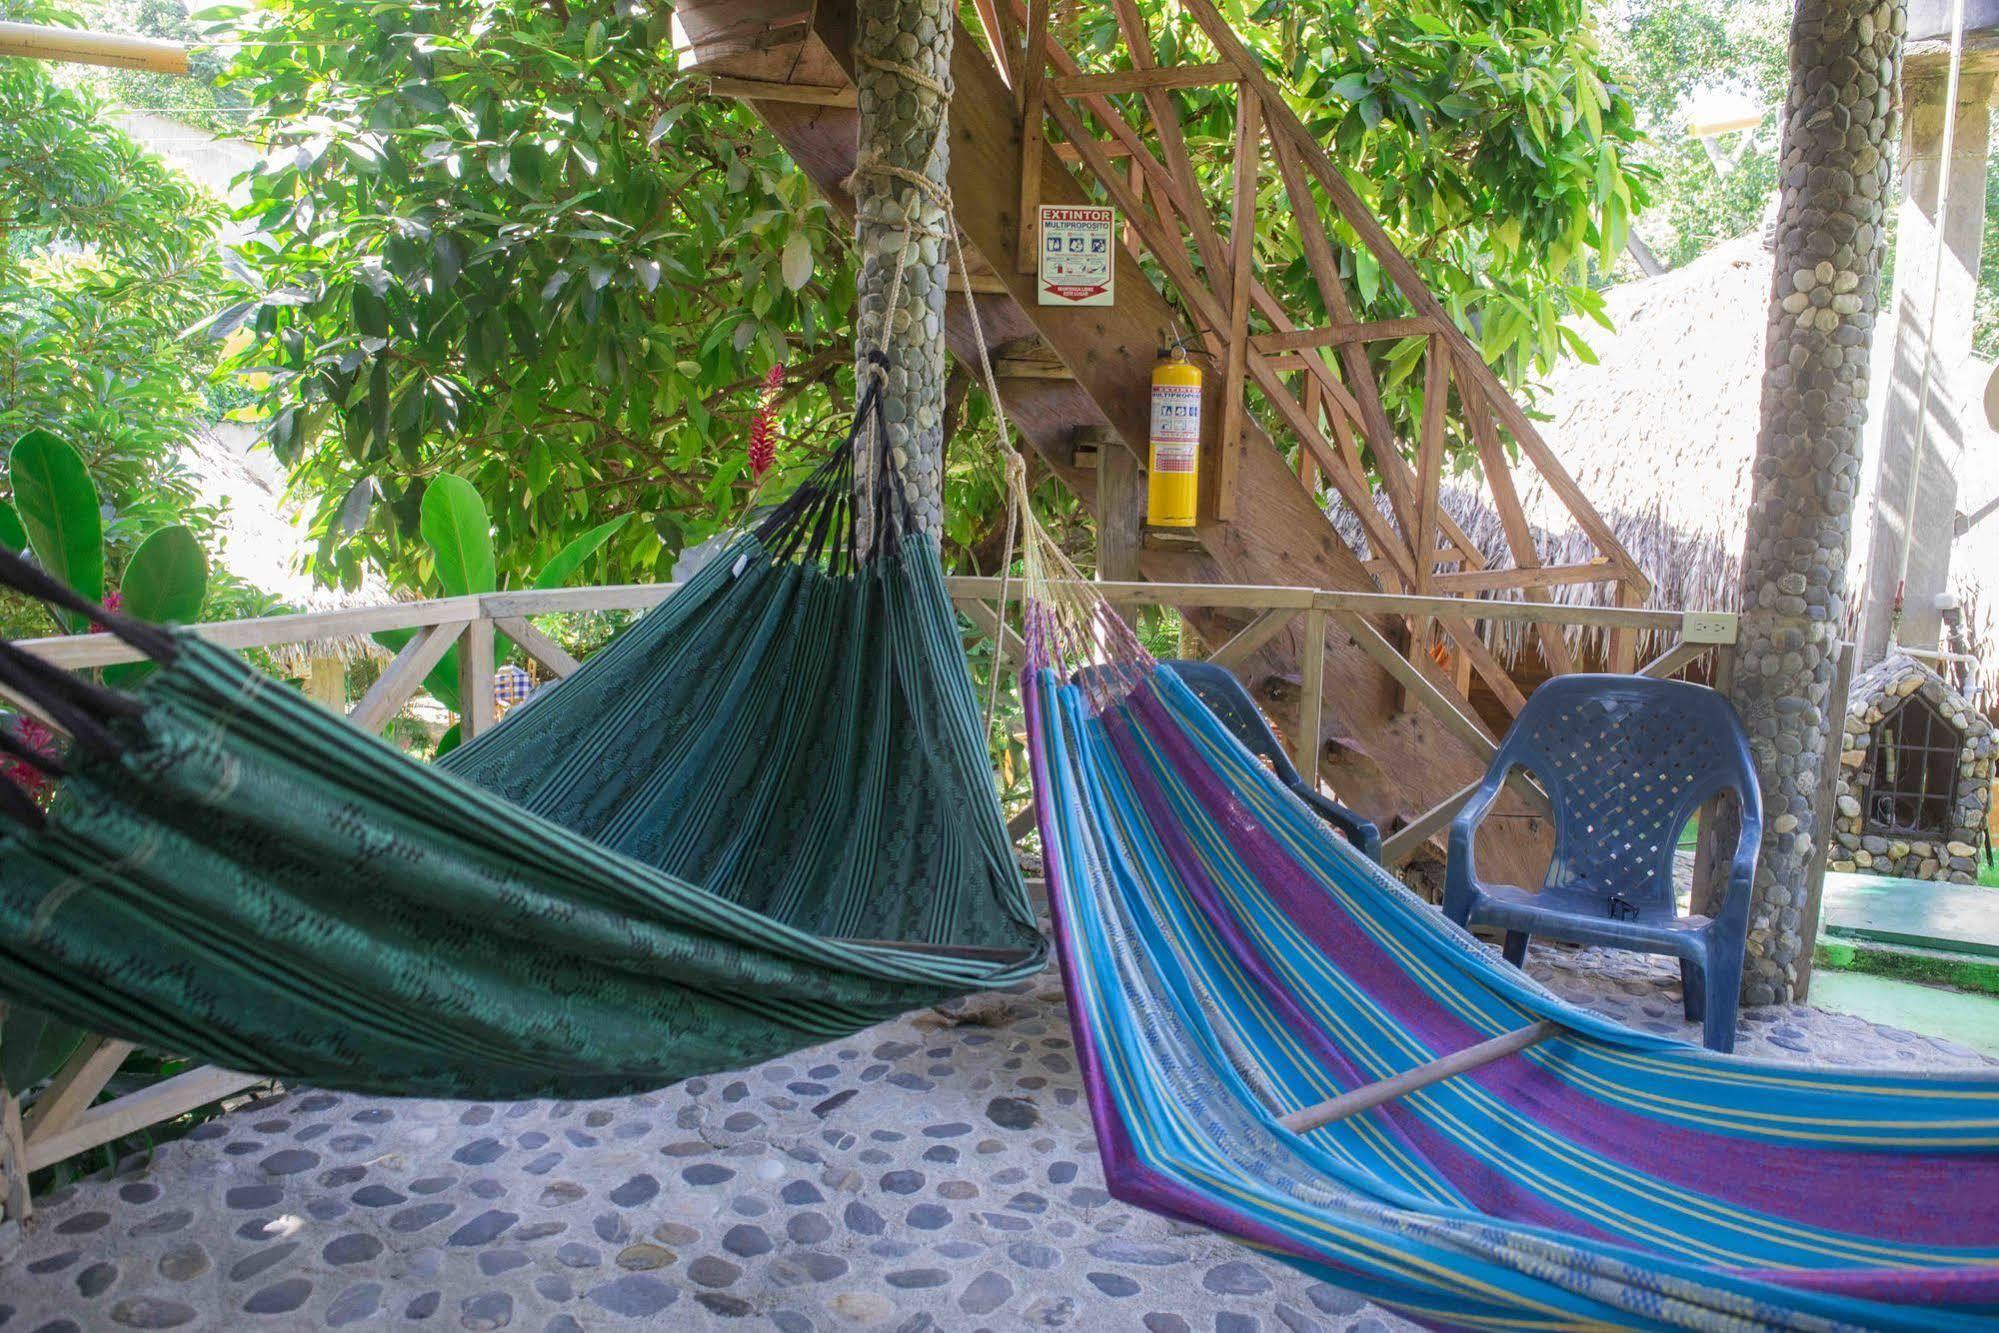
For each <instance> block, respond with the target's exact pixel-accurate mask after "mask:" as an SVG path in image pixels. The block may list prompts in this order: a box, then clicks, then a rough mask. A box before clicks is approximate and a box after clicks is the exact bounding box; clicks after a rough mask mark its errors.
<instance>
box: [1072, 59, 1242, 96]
mask: <svg viewBox="0 0 1999 1333" xmlns="http://www.w3.org/2000/svg"><path fill="white" fill-rule="evenodd" d="M1236 78H1237V75H1236V71H1235V66H1234V65H1223V64H1215V65H1154V66H1151V67H1150V68H1145V69H1123V70H1116V71H1114V72H1112V73H1109V74H1071V75H1066V76H1064V77H1061V78H1055V79H1050V80H1049V81H1048V86H1049V87H1050V88H1051V89H1052V90H1053V91H1054V92H1055V93H1056V94H1057V95H1059V96H1062V97H1089V96H1096V97H1108V96H1112V95H1115V94H1117V93H1142V92H1151V91H1155V90H1164V89H1167V88H1206V87H1209V86H1211V85H1213V84H1217V83H1234V82H1235V81H1236Z"/></svg>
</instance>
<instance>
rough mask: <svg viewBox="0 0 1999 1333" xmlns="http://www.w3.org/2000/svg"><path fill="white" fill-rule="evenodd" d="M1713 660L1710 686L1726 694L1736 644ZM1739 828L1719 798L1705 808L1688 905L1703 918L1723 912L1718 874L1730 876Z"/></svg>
mask: <svg viewBox="0 0 1999 1333" xmlns="http://www.w3.org/2000/svg"><path fill="white" fill-rule="evenodd" d="M1710 660H1712V661H1713V663H1714V674H1713V678H1712V679H1711V680H1709V682H1708V684H1709V685H1710V686H1711V687H1712V688H1713V689H1715V690H1716V691H1718V692H1719V693H1721V694H1727V693H1728V692H1729V691H1730V690H1731V689H1733V688H1734V687H1735V645H1734V644H1732V643H1724V644H1717V645H1716V646H1715V650H1714V657H1713V658H1712V659H1710ZM1740 828H1741V826H1740V825H1739V824H1738V823H1737V822H1736V818H1735V810H1734V809H1733V807H1732V806H1727V805H1725V804H1724V803H1723V802H1722V801H1720V800H1718V799H1717V800H1712V801H1709V802H1708V803H1707V804H1706V805H1705V806H1703V807H1702V809H1701V824H1700V828H1699V830H1698V831H1697V832H1696V833H1695V835H1694V879H1693V889H1692V893H1691V894H1690V895H1689V905H1690V906H1691V907H1692V909H1693V910H1694V911H1695V912H1696V913H1698V914H1699V915H1701V916H1713V915H1715V913H1717V912H1719V911H1720V910H1721V898H1722V891H1723V890H1724V889H1726V888H1727V887H1728V886H1727V881H1726V880H1725V879H1723V880H1720V881H1717V879H1716V874H1717V872H1719V873H1721V874H1723V875H1725V874H1726V873H1727V869H1728V865H1729V862H1730V860H1731V859H1733V857H1734V856H1735V840H1736V836H1737V834H1738V832H1739V830H1740Z"/></svg>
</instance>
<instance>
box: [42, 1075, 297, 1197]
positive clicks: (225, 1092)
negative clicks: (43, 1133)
mask: <svg viewBox="0 0 1999 1333" xmlns="http://www.w3.org/2000/svg"><path fill="white" fill-rule="evenodd" d="M268 1081H269V1080H268V1079H267V1078H266V1077H265V1076H264V1075H261V1074H239V1073H237V1072H235V1071H234V1070H230V1069H218V1068H216V1067H215V1066H214V1065H203V1066H201V1067H200V1068H199V1069H190V1070H188V1071H187V1072H186V1073H184V1074H176V1075H174V1076H173V1077H172V1078H170V1079H164V1080H162V1081H161V1082H158V1083H155V1084H153V1085H152V1086H151V1087H149V1088H143V1089H141V1090H140V1091H138V1092H134V1093H131V1094H129V1095H128V1096H124V1097H120V1098H118V1100H116V1101H111V1102H104V1103H102V1104H100V1105H97V1106H93V1107H91V1108H90V1109H89V1110H87V1111H85V1112H84V1113H83V1114H82V1115H80V1116H78V1117H76V1118H75V1119H74V1120H72V1121H70V1123H69V1125H68V1126H67V1127H66V1128H64V1129H63V1130H62V1131H60V1132H58V1133H54V1134H51V1135H49V1136H48V1137H47V1138H44V1139H40V1140H37V1141H36V1142H34V1143H31V1144H29V1145H28V1169H29V1170H30V1171H39V1170H41V1169H42V1168H43V1167H45V1166H53V1165H55V1164H56V1163H57V1162H60V1161H62V1160H63V1159H65V1158H68V1157H74V1156H76V1155H77V1154H78V1153H80V1152H87V1151H88V1150H90V1149H92V1148H95V1147H97V1146H99V1145H100V1144H105V1143H109V1142H111V1141H112V1140H113V1139H120V1138H123V1137H124V1136H125V1135H127V1134H130V1133H133V1132H135V1131H137V1130H141V1129H144V1128H145V1127H146V1126H148V1125H157V1124H159V1123H160V1122H162V1121H165V1120H173V1119H176V1118H178V1117H180V1116H184V1115H186V1114H187V1113H188V1112H189V1111H192V1110H195V1109H196V1108H198V1107H202V1106H206V1105H208V1104H209V1103H210V1102H215V1101H220V1100H222V1099H223V1098H224V1097H228V1096H230V1095H232V1094H234V1093H238V1092H242V1091H243V1090H244V1089H246V1088H254V1087H255V1086H257V1085H258V1084H259V1083H265V1082H268Z"/></svg>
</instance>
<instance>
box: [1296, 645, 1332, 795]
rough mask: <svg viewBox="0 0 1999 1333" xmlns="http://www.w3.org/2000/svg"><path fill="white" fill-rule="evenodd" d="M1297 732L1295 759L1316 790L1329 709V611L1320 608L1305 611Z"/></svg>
mask: <svg viewBox="0 0 1999 1333" xmlns="http://www.w3.org/2000/svg"><path fill="white" fill-rule="evenodd" d="M1298 677H1299V681H1298V686H1299V688H1298V734H1297V735H1296V736H1295V737H1293V738H1292V749H1293V751H1294V754H1293V755H1292V762H1293V763H1295V764H1297V765H1298V772H1299V773H1300V774H1301V775H1302V776H1303V777H1304V779H1305V783H1306V785H1307V786H1309V787H1310V788H1311V789H1312V790H1313V791H1317V790H1318V789H1319V756H1320V755H1322V754H1324V753H1325V747H1324V746H1323V745H1322V744H1321V743H1320V739H1319V738H1320V736H1321V734H1322V733H1323V731H1324V729H1325V710H1326V613H1325V612H1324V611H1321V610H1319V609H1318V608H1317V607H1314V608H1312V609H1311V610H1310V611H1307V612H1306V613H1305V643H1304V646H1303V647H1302V648H1301V649H1300V650H1299V658H1298Z"/></svg>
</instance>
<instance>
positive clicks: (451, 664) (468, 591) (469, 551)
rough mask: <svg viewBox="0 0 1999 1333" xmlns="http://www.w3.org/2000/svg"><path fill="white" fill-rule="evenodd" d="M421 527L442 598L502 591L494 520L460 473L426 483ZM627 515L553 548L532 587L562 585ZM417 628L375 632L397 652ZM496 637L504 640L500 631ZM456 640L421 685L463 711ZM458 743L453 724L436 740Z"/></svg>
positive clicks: (441, 747) (530, 582)
mask: <svg viewBox="0 0 1999 1333" xmlns="http://www.w3.org/2000/svg"><path fill="white" fill-rule="evenodd" d="M418 507H419V509H420V511H421V522H420V525H419V526H420V531H421V533H422V536H423V543H424V547H425V549H426V551H427V552H428V557H429V558H428V564H429V568H430V574H431V576H432V580H433V582H434V584H435V589H436V592H437V594H438V595H439V596H443V597H468V596H475V595H477V594H480V593H489V592H498V591H500V580H499V574H498V569H499V563H498V558H497V555H496V553H495V550H494V546H493V524H492V520H491V518H490V517H488V515H487V513H486V504H485V502H484V501H483V500H481V499H480V498H479V492H478V491H477V490H476V489H474V488H473V486H472V484H471V483H470V482H468V481H466V480H465V479H464V478H463V477H458V476H453V475H452V474H450V473H446V474H444V475H443V476H441V477H435V478H433V479H432V480H431V482H430V484H429V485H427V486H426V487H425V488H424V492H423V498H422V500H421V501H420V502H419V506H418ZM630 517H631V515H629V514H620V515H619V516H618V517H616V518H613V519H607V520H605V521H604V522H602V523H599V524H597V525H596V526H595V527H593V528H591V529H590V530H589V531H587V532H584V533H582V534H581V535H579V536H577V537H575V538H572V539H571V540H570V541H569V542H568V543H566V544H565V545H564V546H563V548H562V549H561V550H559V551H557V552H556V553H555V555H554V556H553V557H552V558H551V559H550V560H549V562H548V563H547V564H546V565H544V566H542V569H541V572H540V573H539V574H536V575H535V576H534V577H533V578H532V579H529V580H528V581H527V586H528V587H531V588H536V589H547V588H560V587H563V586H565V585H566V584H568V583H570V582H571V581H572V580H573V579H575V577H576V576H577V575H578V574H580V573H581V572H583V570H584V569H585V568H586V567H587V566H588V565H589V563H590V561H591V558H592V557H593V556H596V555H597V553H598V552H599V551H601V550H602V549H603V548H604V546H605V545H606V544H607V543H608V542H610V541H611V539H612V538H614V537H615V536H617V534H618V531H619V529H621V528H623V527H624V526H625V522H626V520H627V519H629V518H630ZM414 637H416V631H415V630H410V629H402V630H383V631H381V632H380V633H378V634H376V635H375V639H376V641H377V642H379V643H380V644H382V646H384V647H386V648H390V649H393V650H396V651H400V650H401V649H402V648H403V647H404V646H405V645H406V644H408V643H409V641H410V640H411V639H413V638H414ZM495 642H496V643H500V644H505V643H507V640H506V637H505V636H504V635H495ZM460 660H461V659H460V656H459V645H458V644H453V645H452V646H451V647H450V648H449V649H448V650H447V651H446V652H445V654H444V656H443V658H442V659H440V660H439V662H438V664H437V665H436V666H435V667H433V668H432V669H431V672H430V674H429V675H427V676H426V677H424V682H423V687H424V689H425V690H427V691H428V692H429V693H430V695H431V697H432V698H434V699H436V700H437V701H438V702H439V703H441V704H443V705H444V706H445V707H446V708H449V709H450V710H451V711H452V712H454V713H462V712H464V709H463V707H462V706H461V704H462V701H461V699H460V696H459V693H458V680H459V676H458V673H459V663H460ZM457 743H458V738H457V728H456V727H453V728H452V729H451V730H450V731H447V732H446V733H445V736H444V739H443V740H441V741H440V742H439V745H438V753H440V754H442V753H444V752H445V751H447V750H449V749H451V748H452V747H453V746H455V745H456V744H457Z"/></svg>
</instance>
